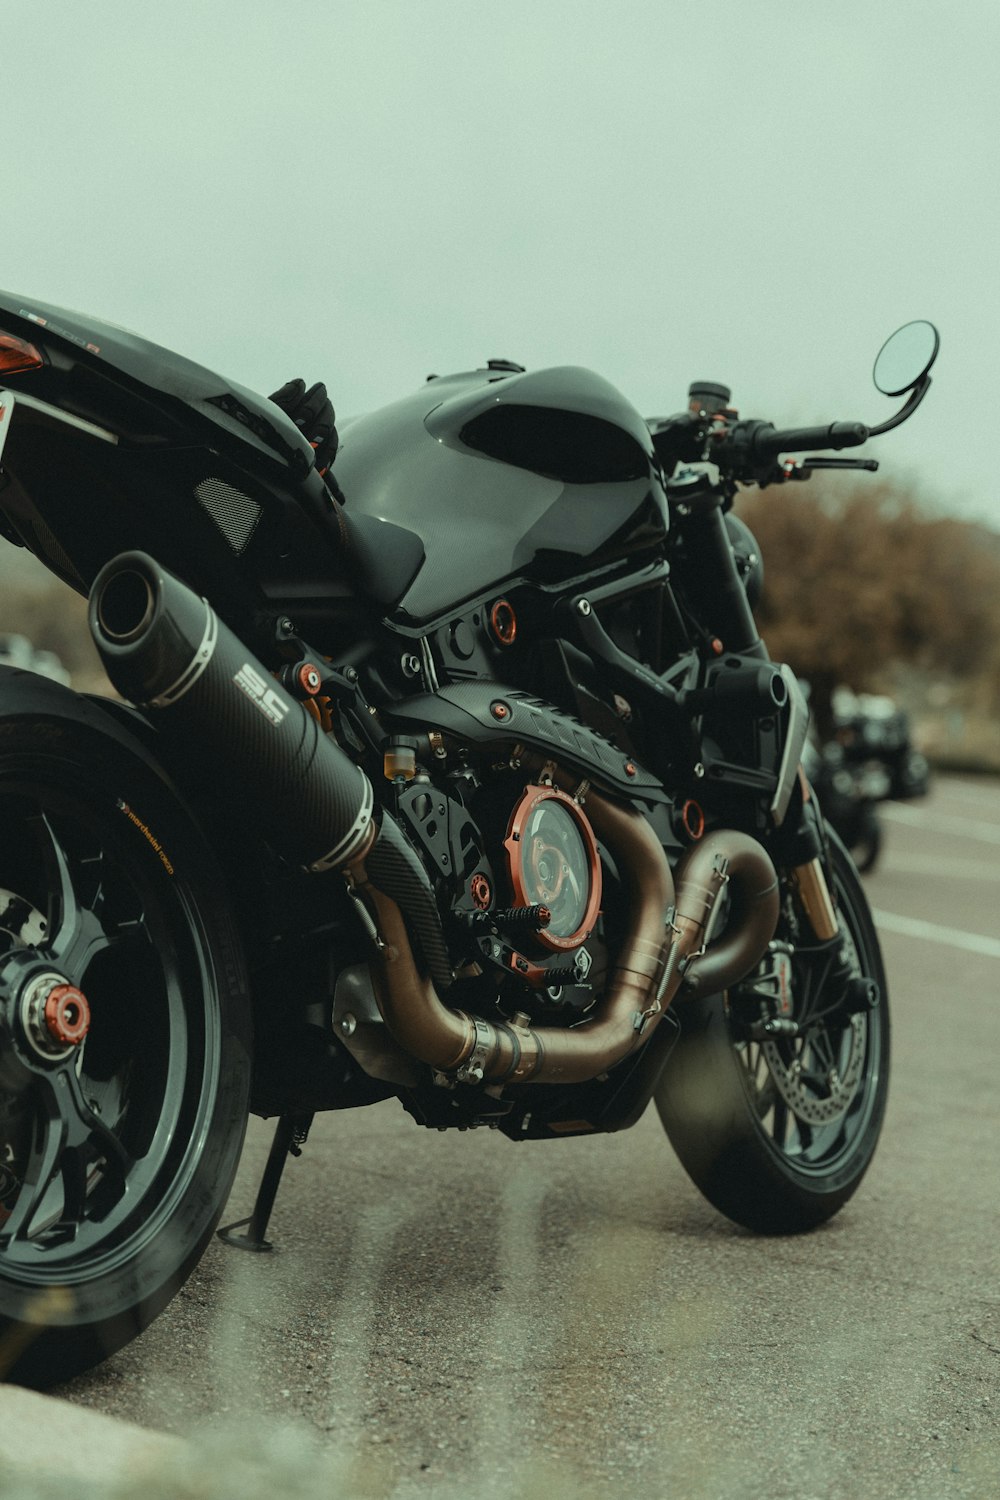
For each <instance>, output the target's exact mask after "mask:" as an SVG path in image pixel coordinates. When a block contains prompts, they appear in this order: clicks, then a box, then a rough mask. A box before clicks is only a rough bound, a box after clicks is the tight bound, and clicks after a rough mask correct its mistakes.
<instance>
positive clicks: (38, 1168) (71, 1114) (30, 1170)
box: [0, 1063, 135, 1246]
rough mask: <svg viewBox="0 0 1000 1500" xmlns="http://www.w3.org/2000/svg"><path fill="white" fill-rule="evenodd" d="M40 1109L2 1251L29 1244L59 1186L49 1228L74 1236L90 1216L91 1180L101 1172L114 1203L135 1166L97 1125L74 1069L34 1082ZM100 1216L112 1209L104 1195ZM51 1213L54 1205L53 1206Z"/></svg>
mask: <svg viewBox="0 0 1000 1500" xmlns="http://www.w3.org/2000/svg"><path fill="white" fill-rule="evenodd" d="M35 1093H36V1097H37V1100H38V1105H39V1112H38V1113H39V1118H38V1120H37V1125H36V1146H35V1149H34V1150H33V1152H32V1155H31V1158H30V1160H29V1162H28V1165H27V1169H26V1171H25V1174H24V1178H23V1180H22V1184H21V1188H20V1190H19V1192H18V1195H17V1198H16V1200H15V1202H14V1205H13V1208H12V1210H11V1213H10V1216H9V1218H8V1219H7V1220H6V1222H5V1223H4V1225H3V1229H2V1232H0V1246H3V1245H7V1246H9V1245H11V1244H12V1243H14V1242H23V1241H28V1240H30V1238H31V1236H32V1229H33V1228H35V1230H36V1233H37V1232H39V1228H40V1226H36V1225H35V1220H36V1219H37V1218H38V1216H39V1212H40V1210H41V1208H42V1205H43V1203H44V1201H45V1199H46V1197H47V1196H48V1194H49V1193H50V1191H51V1189H52V1188H53V1186H54V1184H55V1183H56V1182H57V1181H60V1182H61V1187H62V1203H61V1209H60V1211H59V1215H58V1219H57V1220H55V1221H54V1223H53V1224H52V1225H51V1226H45V1227H51V1228H54V1229H56V1230H61V1231H62V1232H63V1233H62V1236H61V1238H65V1237H67V1236H72V1235H73V1234H75V1232H76V1230H77V1229H78V1228H79V1226H80V1225H81V1223H82V1222H83V1220H84V1219H85V1218H86V1217H87V1216H88V1213H87V1210H88V1202H89V1198H90V1174H91V1172H92V1171H93V1170H94V1169H95V1168H97V1167H98V1166H100V1167H101V1169H102V1170H101V1176H102V1180H103V1181H105V1182H109V1183H110V1184H111V1185H112V1186H111V1189H110V1192H111V1196H112V1200H113V1201H118V1200H120V1199H121V1198H122V1197H123V1196H124V1194H125V1192H126V1191H127V1186H128V1178H129V1173H130V1172H131V1171H132V1169H133V1167H134V1166H135V1162H134V1160H133V1158H132V1156H131V1155H130V1154H129V1152H128V1151H127V1150H126V1148H125V1147H124V1146H123V1145H122V1143H121V1141H120V1140H119V1139H118V1137H117V1136H116V1135H115V1134H114V1133H113V1132H112V1131H111V1130H109V1129H108V1127H107V1126H106V1125H105V1124H104V1123H103V1122H102V1121H101V1120H99V1119H98V1117H97V1115H96V1114H95V1113H94V1111H93V1110H92V1109H91V1108H90V1106H89V1105H88V1104H87V1102H86V1100H85V1099H84V1097H83V1092H82V1090H81V1088H80V1080H79V1078H78V1077H77V1074H76V1069H75V1068H74V1067H73V1066H72V1063H68V1064H66V1065H65V1066H64V1067H62V1068H59V1069H58V1070H56V1071H54V1072H52V1073H51V1074H45V1075H44V1076H42V1077H39V1078H38V1079H37V1080H36V1085H35ZM102 1200H104V1201H103V1203H102V1212H106V1211H107V1207H108V1206H110V1205H109V1204H108V1203H107V1200H106V1194H102ZM53 1207H54V1208H55V1205H53Z"/></svg>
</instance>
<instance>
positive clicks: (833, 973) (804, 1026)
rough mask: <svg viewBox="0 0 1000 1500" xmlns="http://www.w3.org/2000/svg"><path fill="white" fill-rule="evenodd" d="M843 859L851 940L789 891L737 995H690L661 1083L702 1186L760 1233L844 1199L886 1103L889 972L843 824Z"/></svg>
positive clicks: (834, 873) (839, 892)
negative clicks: (825, 938)
mask: <svg viewBox="0 0 1000 1500" xmlns="http://www.w3.org/2000/svg"><path fill="white" fill-rule="evenodd" d="M829 872H830V875H831V877H832V881H831V883H832V887H833V895H834V900H835V903H836V907H837V913H838V920H839V924H840V938H839V940H837V941H835V943H834V944H832V945H822V944H818V943H817V942H816V939H815V938H813V937H811V936H810V934H809V932H808V928H807V926H806V924H805V921H804V919H803V918H802V917H801V914H800V913H798V912H797V910H796V906H795V903H794V900H793V897H792V894H791V892H790V891H787V892H786V894H785V900H784V902H783V915H782V917H781V920H780V922H779V927H778V931H777V933H776V935H775V942H773V943H772V945H771V948H770V950H769V953H768V955H767V956H766V957H765V959H764V960H763V962H762V964H761V965H760V967H759V969H758V970H757V971H756V972H755V974H752V975H750V976H749V977H748V979H747V980H746V981H744V983H743V984H742V985H741V986H740V987H739V988H738V989H736V990H733V991H732V992H730V993H728V994H724V995H708V996H704V997H702V998H699V999H696V1000H694V1001H691V1002H689V1003H687V1004H685V1003H684V1002H683V1001H680V1002H679V1003H678V1006H677V1015H678V1019H679V1020H680V1023H681V1036H680V1040H679V1041H678V1043H677V1045H676V1047H675V1049H674V1051H673V1053H672V1055H671V1058H670V1062H669V1064H668V1067H667V1070H666V1073H665V1074H664V1078H663V1080H662V1082H661V1084H660V1086H659V1089H658V1091H657V1095H656V1104H657V1109H658V1110H659V1113H660V1118H661V1120H662V1121H663V1124H664V1127H665V1129H666V1132H667V1135H668V1136H669V1138H670V1142H671V1144H672V1145H673V1147H674V1149H675V1150H676V1152H677V1155H678V1156H679V1158H680V1161H681V1164H682V1165H683V1167H684V1168H685V1170H686V1171H687V1173H688V1175H689V1176H690V1177H691V1179H692V1180H693V1182H694V1183H695V1185H696V1186H697V1187H698V1188H699V1189H700V1190H701V1192H702V1193H704V1195H705V1197H706V1198H708V1200H709V1202H711V1203H712V1204H714V1206H715V1207H716V1208H717V1209H719V1211H720V1212H721V1213H723V1214H725V1215H726V1216H727V1218H730V1219H732V1220H734V1221H735V1222H736V1223H737V1224H742V1225H745V1226H746V1227H747V1228H749V1229H753V1230H756V1231H758V1232H760V1233H772V1234H789V1233H795V1232H798V1231H802V1230H806V1229H812V1228H814V1227H815V1226H816V1225H818V1224H821V1223H823V1221H824V1220H826V1219H829V1218H831V1217H832V1216H833V1214H835V1213H836V1212H837V1211H838V1210H839V1209H840V1208H842V1207H843V1205H844V1204H845V1203H846V1202H847V1200H848V1199H849V1198H850V1197H851V1195H852V1194H853V1193H854V1192H855V1191H856V1189H857V1187H858V1185H859V1183H860V1182H861V1179H862V1177H863V1176H864V1174H865V1172H866V1171H867V1169H868V1166H869V1164H870V1162H871V1159H872V1155H873V1153H874V1151H875V1146H876V1143H877V1141H878V1136H879V1131H880V1130H881V1126H882V1120H883V1117H884V1114H885V1106H886V1094H887V1089H888V1081H889V1008H888V995H887V992H886V982H885V972H884V969H883V966H882V956H881V952H880V950H879V943H878V937H877V935H876V932H875V927H874V924H873V922H872V917H871V912H870V910H869V907H868V903H867V900H866V898H865V894H864V891H863V890H862V887H861V883H860V881H859V880H858V876H857V872H856V870H855V868H854V865H853V863H852V861H851V858H850V856H849V855H848V853H847V851H846V850H845V848H844V846H843V845H842V844H841V843H840V842H839V840H838V839H837V838H836V836H835V835H831V837H830V865H829ZM865 980H867V981H874V986H877V991H876V989H875V988H874V986H872V985H869V986H867V987H866V985H865V984H864V983H863V981H865ZM876 993H877V997H878V998H877V1003H876V1004H875V1005H874V1007H873V1008H869V1007H870V1004H871V1000H872V999H873V998H874V997H875V995H876ZM866 997H867V1003H866ZM775 1022H776V1023H777V1024H776V1025H775V1024H773V1023H775ZM768 1023H772V1024H771V1025H770V1026H769V1024H768Z"/></svg>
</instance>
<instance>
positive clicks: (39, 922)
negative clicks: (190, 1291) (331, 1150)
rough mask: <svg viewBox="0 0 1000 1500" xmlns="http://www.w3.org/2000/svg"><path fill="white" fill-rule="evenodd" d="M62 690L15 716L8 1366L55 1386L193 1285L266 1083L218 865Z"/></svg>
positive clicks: (0, 960)
mask: <svg viewBox="0 0 1000 1500" xmlns="http://www.w3.org/2000/svg"><path fill="white" fill-rule="evenodd" d="M67 698H69V695H66V698H64V699H63V700H62V703H63V707H62V708H61V710H60V713H59V715H58V716H53V717H49V716H44V715H36V716H31V717H28V716H24V715H17V716H7V717H3V718H0V1375H2V1377H3V1378H5V1379H7V1380H16V1381H19V1382H21V1383H25V1384H31V1385H40V1386H44V1385H49V1384H52V1383H54V1382H56V1381H61V1380H65V1379H67V1378H68V1377H69V1376H71V1375H73V1374H76V1373H77V1372H79V1371H80V1370H83V1369H86V1368H87V1367H88V1366H90V1365H92V1364H95V1363H96V1362H98V1361H99V1360H100V1359H102V1358H104V1357H105V1356H106V1355H107V1354H109V1353H111V1352H112V1351H114V1350H115V1349H118V1348H120V1347H121V1346H122V1345H123V1344H125V1343H126V1342H128V1340H129V1339H131V1338H133V1337H135V1335H136V1334H138V1333H139V1332H140V1331H141V1330H142V1329H143V1328H144V1327H146V1325H147V1324H148V1323H149V1322H150V1321H151V1319H152V1318H153V1317H155V1316H156V1314H157V1313H158V1312H159V1311H160V1310H161V1309H162V1308H163V1307H164V1306H165V1305H166V1303H167V1302H168V1301H169V1300H170V1298H171V1296H172V1295H173V1294H174V1292H175V1291H176V1290H177V1289H178V1287H179V1286H180V1285H181V1284H182V1282H183V1281H184V1279H185V1277H186V1276H187V1274H188V1272H189V1271H190V1270H191V1268H192V1267H193V1265H194V1264H195V1262H196V1261H197V1259H198V1256H199V1255H200V1253H201V1251H202V1249H203V1247H204V1245H205V1243H206V1241H207V1239H208V1237H209V1235H210V1234H211V1231H212V1229H213V1227H214V1224H215V1222H216V1220H217V1218H218V1215H219V1213H220V1211H221V1209H222V1206H223V1204H224V1201H225V1198H226V1195H227V1192H228V1189H229V1185H230V1183H231V1180H232V1177H233V1174H234V1172H235V1169H236V1165H237V1162H238V1158H239V1151H240V1147H241V1144H242V1139H243V1131H244V1126H245V1122H246V1113H247V1098H248V1089H249V1036H248V1033H247V1025H248V1022H247V1014H248V1006H247V997H246V992H245V987H244V983H243V977H242V974H243V971H242V961H241V957H240V950H239V945H238V941H237V938H236V934H235V930H234V927H233V924H232V922H231V920H230V917H229V915H228V912H227V910H226V906H225V904H224V902H223V900H222V899H221V896H220V881H219V878H218V875H217V873H216V872H215V869H214V864H213V861H212V859H211V856H210V853H209V851H208V849H207V847H206V846H205V844H204V842H203V840H202V838H201V836H200V834H199V833H198V831H197V829H196V828H195V826H194V825H193V823H192V821H191V819H190V818H189V817H188V815H187V814H186V813H185V811H184V809H183V808H182V806H181V804H180V803H179V802H178V801H177V799H176V798H175V797H174V796H173V795H172V794H171V792H170V791H169V790H168V788H167V786H166V785H165V783H164V782H163V780H162V779H161V778H160V776H159V775H158V774H157V773H156V772H155V771H154V770H153V769H152V767H151V766H150V764H149V763H148V762H147V760H146V757H145V755H144V753H143V752H142V751H141V748H140V747H139V746H138V745H130V743H129V739H128V737H127V736H125V735H123V734H122V733H121V732H120V731H118V730H117V729H114V731H113V732H109V733H102V732H101V730H100V727H99V723H98V721H99V719H100V717H101V715H100V714H99V712H98V711H97V710H95V709H94V708H93V707H92V706H91V705H87V704H85V703H83V702H80V703H79V708H78V710H74V709H66V708H65V702H66V699H67ZM70 701H71V702H72V701H73V700H70Z"/></svg>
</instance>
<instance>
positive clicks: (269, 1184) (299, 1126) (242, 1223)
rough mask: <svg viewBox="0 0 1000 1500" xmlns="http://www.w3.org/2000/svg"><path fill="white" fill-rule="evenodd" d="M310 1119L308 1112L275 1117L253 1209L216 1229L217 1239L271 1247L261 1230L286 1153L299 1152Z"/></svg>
mask: <svg viewBox="0 0 1000 1500" xmlns="http://www.w3.org/2000/svg"><path fill="white" fill-rule="evenodd" d="M312 1120H313V1117H312V1115H299V1114H286V1115H280V1116H279V1117H278V1124H277V1126H276V1128H275V1132H274V1140H273V1141H272V1142H271V1150H270V1152H269V1154H268V1158H267V1165H266V1166H265V1168H264V1173H263V1176H262V1177H261V1179H260V1187H259V1188H258V1189H257V1201H256V1203H255V1204H254V1206H253V1213H252V1214H251V1215H250V1217H249V1219H240V1220H239V1221H238V1222H237V1223H235V1224H227V1225H226V1226H225V1228H223V1229H220V1230H218V1231H217V1232H218V1236H219V1239H220V1240H222V1242H223V1243H224V1244H226V1245H233V1246H234V1247H235V1248H236V1249H237V1250H255V1251H257V1252H258V1253H259V1252H261V1251H264V1250H273V1249H274V1246H273V1245H272V1244H271V1242H270V1240H266V1239H265V1238H264V1231H265V1230H266V1229H267V1223H268V1220H269V1219H270V1217H271V1209H272V1208H273V1207H274V1200H275V1198H276V1197H277V1193H278V1184H279V1182H280V1181H281V1174H282V1172H283V1171H284V1167H285V1162H286V1161H287V1160H288V1158H289V1156H301V1155H302V1147H303V1145H304V1143H305V1139H306V1136H307V1135H308V1134H309V1127H310V1125H311V1124H312ZM238 1229H245V1230H246V1234H237V1233H236V1231H237V1230H238Z"/></svg>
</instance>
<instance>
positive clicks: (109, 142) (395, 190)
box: [0, 0, 1000, 529]
mask: <svg viewBox="0 0 1000 1500" xmlns="http://www.w3.org/2000/svg"><path fill="white" fill-rule="evenodd" d="M998 59H1000V3H998V0H948V3H947V4H945V3H933V4H932V3H924V0H867V3H861V0H839V3H837V4H835V5H827V4H823V5H820V4H816V3H811V0H743V3H741V4H733V3H727V0H721V3H713V4H704V5H696V4H692V3H690V0H658V3H650V0H631V3H630V0H622V3H615V0H600V3H598V0H576V3H572V0H503V3H500V0H494V3H483V0H409V3H404V0H366V3H360V0H353V3H347V0H310V3H308V4H307V3H303V0H283V3H282V0H270V3H261V0H244V3H236V0H171V3H170V4H169V5H153V4H149V5H147V4H145V3H143V0H87V3H83V0H0V83H2V97H3V101H4V108H3V117H2V118H3V123H2V126H0V215H2V237H0V286H3V287H4V288H5V289H7V290H13V291H16V292H18V293H21V294H23V295H24V296H25V297H26V298H27V299H29V300H31V299H34V300H37V301H39V302H52V303H55V304H61V305H63V306H68V307H73V308H77V309H83V310H88V311H91V312H93V313H94V314H95V315H98V316H101V317H104V318H107V319H110V320H111V321H113V322H119V323H123V324H125V325H126V326H128V327H131V328H133V329H135V330H136V331H137V332H140V333H143V334H145V335H146V336H148V337H150V338H152V339H154V340H156V341H158V342H160V343H164V344H167V345H168V346H170V347H171V348H174V349H177V350H178V351H180V352H182V353H184V354H187V355H188V356H190V357H192V358H194V359H197V360H199V361H201V362H202V363H203V364H207V365H209V366H210V367H213V368H216V369H218V370H219V371H221V372H223V373H224V374H227V375H229V376H230V377H232V378H233V379H235V380H237V381H239V382H241V383H242V384H245V385H249V386H252V387H255V388H257V389H260V390H263V391H265V392H266V391H269V390H272V389H274V388H275V387H276V386H278V385H280V384H281V383H282V382H283V381H284V380H285V379H286V378H288V377H289V376H291V375H296V374H301V375H303V376H304V377H305V378H306V379H307V380H309V381H312V380H314V379H325V380H326V381H327V384H328V385H329V387H330V390H331V393H332V395H333V397H334V400H335V403H336V405H337V409H338V412H339V413H341V414H342V415H344V416H346V415H350V414H353V413H356V412H360V411H365V410H370V409H371V408H373V407H374V406H377V405H381V404H383V403H385V402H388V401H391V400H394V399H396V398H397V397H398V396H401V395H404V394H406V393H407V392H408V391H410V390H411V389H412V388H413V387H414V386H416V385H419V384H420V383H421V382H422V381H423V379H424V377H425V376H426V375H427V374H428V373H430V372H431V371H435V372H437V373H446V372H447V371H449V370H456V369H468V368H470V367H473V366H475V365H478V364H481V363H483V362H484V361H485V360H486V359H487V358H490V357H493V356H504V357H508V358H513V359H516V360H518V361H520V363H522V364H525V365H528V366H529V367H531V368H533V369H537V368H541V367H543V366H546V365H557V364H583V365H587V366H590V367H591V368H593V369H596V370H598V371H600V372H601V373H602V374H603V375H605V376H606V377H607V378H608V379H610V380H611V381H613V382H614V383H615V384H616V385H618V386H619V387H620V388H621V389H622V390H623V391H624V393H625V394H626V395H627V396H628V397H629V398H630V399H631V400H632V401H633V402H634V403H635V405H636V406H638V407H639V409H640V410H641V411H642V413H643V414H644V415H647V416H648V415H652V414H662V413H666V412H669V411H673V410H676V409H678V408H680V407H681V406H683V405H684V404H685V393H686V390H687V386H688V383H689V382H690V381H691V380H692V379H694V378H702V379H709V380H721V381H725V382H727V383H728V384H730V385H732V386H733V388H734V402H735V404H737V405H738V406H739V407H740V410H741V412H742V414H743V415H745V416H759V417H767V418H769V419H771V420H773V421H774V422H775V423H776V425H778V426H787V425H789V424H791V423H794V422H818V421H832V420H846V419H857V420H862V421H868V422H869V423H875V422H876V421H880V420H882V419H883V418H884V417H886V416H888V415H889V414H890V412H891V411H892V410H894V403H892V402H890V401H888V400H887V399H886V398H885V397H882V396H880V395H879V394H878V393H877V392H876V391H875V389H874V387H873V386H872V385H871V381H870V371H871V365H872V362H873V359H874V356H875V354H876V352H877V350H878V348H879V346H880V344H881V343H882V342H883V340H884V339H885V337H886V336H887V335H888V334H889V333H890V332H891V331H892V330H893V328H895V327H896V326H898V325H899V324H901V323H904V322H907V321H909V320H910V319H911V318H918V317H927V318H930V319H931V320H933V321H934V322H935V323H937V325H938V327H939V329H940V332H941V340H942V347H941V355H940V358H939V361H938V366H937V368H936V371H935V375H934V386H933V389H932V390H931V392H930V394H929V395H928V397H927V400H926V402H925V404H924V406H923V407H922V408H921V410H920V412H919V413H918V414H917V415H916V416H915V417H914V418H913V420H912V421H911V422H910V423H909V424H908V425H906V426H905V427H903V428H902V429H900V430H899V431H898V432H896V433H893V434H889V435H888V436H887V437H885V438H882V439H880V440H876V442H874V443H873V444H872V445H871V449H870V451H871V452H872V453H873V454H874V455H875V456H877V457H879V458H880V459H881V460H882V462H883V473H884V474H886V475H888V476H891V477H897V478H902V479H904V480H915V481H917V482H918V483H919V484H920V485H921V486H922V488H923V490H924V491H925V493H926V494H927V495H928V496H929V497H931V498H934V499H937V500H938V501H939V502H941V503H943V504H945V505H947V506H948V507H950V508H952V509H955V510H958V511H959V512H960V513H961V514H963V515H967V516H970V517H973V518H976V519H983V520H986V521H989V522H990V524H992V525H994V526H996V527H997V528H998V529H1000V491H998V486H997V484H996V482H995V478H994V470H995V448H996V445H997V441H998V440H997V437H996V434H995V428H996V426H997V421H996V418H995V416H994V411H995V409H996V408H997V406H998V404H1000V369H998V361H997V353H998V349H1000V298H998V292H997V276H998V272H997V250H998V238H1000V236H998V229H1000V195H998V190H1000V180H998V179H1000V173H998V157H1000V152H998V137H1000V102H998V101H1000V61H998Z"/></svg>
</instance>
